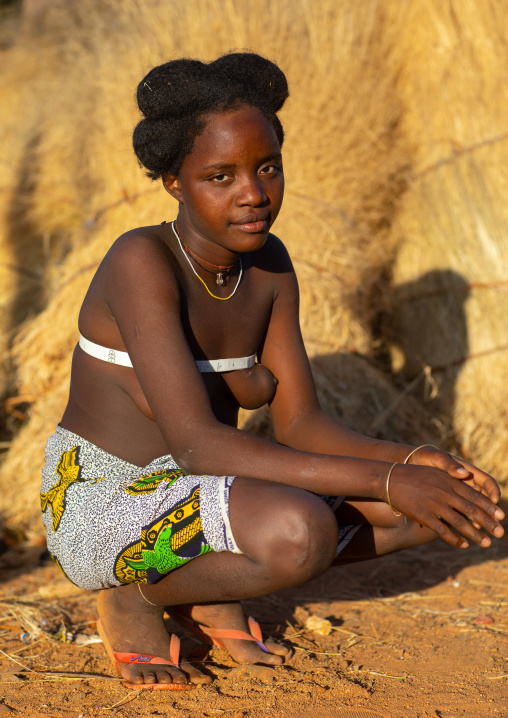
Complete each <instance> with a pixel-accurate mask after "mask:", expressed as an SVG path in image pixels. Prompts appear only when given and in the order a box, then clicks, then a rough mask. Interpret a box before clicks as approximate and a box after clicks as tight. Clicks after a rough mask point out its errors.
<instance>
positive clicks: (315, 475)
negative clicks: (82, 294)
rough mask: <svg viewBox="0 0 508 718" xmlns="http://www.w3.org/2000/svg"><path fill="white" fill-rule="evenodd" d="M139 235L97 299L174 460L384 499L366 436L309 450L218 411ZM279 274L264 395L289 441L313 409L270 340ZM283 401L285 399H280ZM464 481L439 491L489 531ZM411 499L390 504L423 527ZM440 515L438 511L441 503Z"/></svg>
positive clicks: (378, 465)
mask: <svg viewBox="0 0 508 718" xmlns="http://www.w3.org/2000/svg"><path fill="white" fill-rule="evenodd" d="M138 239H139V238H136V239H134V240H133V239H128V240H127V241H125V242H123V243H121V244H119V245H118V248H117V249H116V250H115V255H114V256H112V259H111V263H110V264H111V266H110V269H109V272H108V274H109V276H108V282H107V297H106V299H107V302H108V304H109V306H110V309H111V312H112V313H113V315H114V317H115V320H116V322H117V325H118V328H119V330H120V333H121V335H122V338H123V341H124V343H125V346H126V349H127V351H128V352H129V354H130V356H131V359H132V362H133V365H134V368H135V371H136V375H137V378H138V380H139V383H140V385H141V388H142V390H143V392H144V394H145V397H146V399H147V401H148V403H149V405H150V407H151V409H152V411H153V414H154V417H155V420H156V422H157V424H158V426H159V429H160V431H161V433H162V435H163V437H164V439H165V441H166V443H167V446H168V450H169V451H170V452H171V454H172V455H173V456H174V458H175V460H176V461H177V462H178V463H179V465H180V466H182V468H184V470H186V471H188V472H189V473H196V474H200V473H204V474H214V475H223V474H233V475H238V476H248V477H254V478H259V479H267V480H274V481H278V482H280V483H284V484H288V485H292V486H297V487H299V488H304V489H308V490H311V491H314V492H316V493H324V494H332V495H349V496H359V497H367V498H373V499H379V500H385V498H386V497H385V482H386V475H387V472H388V469H389V463H387V461H390V463H391V458H388V456H386V457H385V456H384V455H383V456H382V457H381V458H380V459H377V458H375V456H374V454H373V452H371V451H370V446H371V445H370V440H367V442H366V445H367V446H368V448H369V451H368V452H366V456H365V458H356V457H353V456H351V455H344V456H337V455H333V454H329V453H328V454H326V453H314V451H313V452H312V453H311V452H309V451H302V450H299V449H295V448H292V447H291V446H280V445H277V444H273V443H271V442H269V441H266V440H263V439H261V438H258V437H255V436H252V435H249V434H247V433H245V432H242V431H239V430H238V429H235V428H233V427H231V426H227V425H225V424H221V423H220V422H219V421H217V419H216V418H215V416H214V414H213V411H212V409H211V406H210V402H209V399H208V394H207V392H206V389H205V386H204V383H203V380H202V378H201V376H200V374H199V372H198V370H197V367H196V365H195V362H194V358H193V356H192V353H191V351H190V349H189V346H188V343H187V340H186V338H185V335H184V332H183V328H182V325H181V320H180V291H179V286H178V282H177V280H176V278H175V274H174V269H173V267H172V266H171V262H170V261H169V259H168V256H167V252H164V251H163V250H162V249H161V247H160V246H159V247H157V246H155V247H154V243H153V242H150V241H138ZM279 279H280V286H279V290H278V292H277V296H276V298H275V301H274V307H273V316H272V319H271V321H270V326H269V328H268V332H267V336H266V341H265V343H264V347H263V351H262V355H261V356H262V360H263V362H265V360H266V363H267V365H268V368H270V369H272V371H274V374H275V375H276V376H277V375H278V377H279V381H280V382H281V381H283V387H284V388H283V392H282V394H281V395H279V388H278V389H277V393H276V398H275V400H274V402H273V405H272V409H273V410H274V417H275V424H276V430H277V432H278V436H279V440H281V438H280V437H283V438H284V437H286V436H287V437H289V438H290V439H291V441H293V440H294V437H295V436H296V437H298V436H301V435H302V434H301V432H302V430H303V429H301V428H298V429H295V427H303V424H301V423H300V421H301V420H302V418H303V417H305V416H309V417H310V416H311V415H312V414H313V413H315V414H316V416H317V415H318V413H319V412H318V406H317V400H315V399H313V398H312V396H313V395H314V396H315V393H314V392H313V386H312V382H311V381H309V380H307V381H305V382H303V383H302V386H299V385H298V384H297V385H296V386H297V387H298V391H297V392H295V394H297V395H298V396H299V398H298V399H297V400H291V399H290V398H289V394H288V389H287V387H288V384H287V381H286V374H287V375H289V377H295V376H304V374H305V372H307V371H310V370H308V368H307V367H308V362H307V359H306V356H305V352H300V353H298V354H296V355H295V356H291V357H290V358H288V356H287V354H283V357H284V358H285V359H287V360H288V361H287V363H288V365H287V366H285V361H284V358H283V359H282V362H281V359H280V358H278V359H277V358H276V357H275V354H276V353H277V346H279V344H278V341H276V340H275V336H276V335H277V332H278V329H279V328H281V330H282V331H284V328H283V325H284V324H285V321H284V316H286V322H289V320H288V319H287V311H288V309H287V308H288V307H289V306H292V303H293V300H290V301H287V300H286V297H290V296H291V295H290V293H289V292H290V286H289V285H288V282H294V279H292V278H291V277H290V276H289V275H288V274H287V273H284V272H283V273H281V275H280V277H279ZM293 296H294V295H293ZM293 326H294V324H293V323H291V327H293ZM286 336H287V341H288V346H289V348H292V347H294V346H295V339H294V338H292V336H291V329H288V330H287V331H286ZM295 364H296V365H297V368H296V369H295V367H294V365H295ZM281 397H282V398H281ZM285 403H287V406H286V407H284V406H283V404H285ZM298 414H299V415H298ZM292 427H293V428H292ZM341 435H343V436H344V434H341ZM345 436H346V437H347V436H349V433H348V432H347V433H346V434H345ZM361 441H362V440H361V439H358V443H357V444H355V448H357V447H360V444H361ZM306 446H308V444H306ZM347 446H348V444H347V441H346V440H343V441H342V443H341V448H343V449H347ZM320 448H321V446H320ZM323 448H324V446H323ZM334 453H336V452H334ZM400 473H401V474H402V470H401V471H400ZM441 473H442V472H440V471H438V470H437V469H430V468H429V467H405V468H404V476H406V479H408V478H410V479H411V480H410V481H409V483H410V484H411V485H412V484H413V483H416V484H420V485H421V486H423V488H425V486H426V485H427V484H428V483H429V482H431V480H433V481H434V482H435V481H437V480H438V479H439V476H440V475H441ZM436 477H437V478H436ZM394 483H397V482H395V481H394ZM459 483H461V482H459ZM464 489H465V490H467V491H469V492H470V494H467V493H466V495H464V496H463V495H462V494H461V495H460V496H459V497H457V496H456V495H455V494H456V492H455V493H454V494H453V496H452V495H451V494H450V491H448V493H447V497H449V498H450V501H451V502H452V504H453V502H455V504H454V505H455V506H456V507H457V510H460V511H461V512H462V513H464V514H466V515H471V516H472V517H473V518H474V519H475V521H476V522H477V523H478V524H479V525H480V526H482V527H483V528H484V529H486V530H487V531H489V532H490V533H492V532H493V531H494V529H495V528H496V527H497V526H498V524H497V522H496V521H494V520H493V518H492V516H493V515H494V511H495V507H494V505H493V504H492V503H491V502H490V501H489V500H488V499H487V498H485V497H484V496H481V494H478V493H477V492H475V491H474V490H473V489H470V488H469V487H467V486H464ZM445 493H446V492H445ZM420 500H421V497H420V495H419V494H418V496H417V500H414V499H413V495H412V494H411V492H409V494H408V493H407V492H406V493H404V495H403V496H401V497H400V499H399V504H398V508H400V509H401V510H403V511H404V512H405V513H407V514H408V515H414V516H415V517H418V518H419V520H421V522H422V523H424V524H426V525H429V526H430V527H431V528H432V527H433V526H432V525H431V524H432V523H434V524H435V521H436V519H435V516H428V513H429V511H428V510H427V506H426V505H425V502H423V504H424V506H423V508H421V507H420V506H417V505H416V504H417V503H418V502H419V501H420ZM451 510H455V509H450V511H451ZM439 515H440V516H442V517H443V518H446V517H447V510H445V507H443V510H441V513H440V514H439ZM429 522H430V523H429ZM464 523H465V524H466V525H464V526H463V527H462V528H461V530H462V533H464V534H465V535H467V536H470V537H471V538H472V539H473V540H475V541H477V542H478V543H479V542H480V541H481V540H482V538H483V537H484V534H482V533H481V532H480V531H477V530H475V529H473V528H472V527H471V525H470V524H469V523H468V522H465V521H464ZM440 526H443V527H444V524H441V523H440ZM443 538H445V540H448V541H449V542H450V543H452V544H454V545H459V543H460V542H461V541H462V538H461V537H460V536H458V535H457V534H456V533H454V532H453V531H451V530H450V529H449V528H447V527H444V535H443Z"/></svg>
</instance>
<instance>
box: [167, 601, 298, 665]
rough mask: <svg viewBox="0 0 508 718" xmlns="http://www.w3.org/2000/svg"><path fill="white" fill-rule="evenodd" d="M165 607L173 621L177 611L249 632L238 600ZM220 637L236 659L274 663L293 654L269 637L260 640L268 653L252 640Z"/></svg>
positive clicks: (215, 625) (208, 623)
mask: <svg viewBox="0 0 508 718" xmlns="http://www.w3.org/2000/svg"><path fill="white" fill-rule="evenodd" d="M166 610H167V612H168V613H169V615H170V616H171V618H174V619H175V620H176V621H178V614H180V615H182V616H185V617H186V618H191V619H192V620H193V621H195V622H196V623H202V624H203V625H205V626H208V627H209V628H224V629H235V630H239V631H245V632H246V633H250V630H249V624H248V622H247V617H246V616H245V614H244V612H243V608H242V604H241V603H238V602H231V603H208V604H194V605H185V606H183V605H182V606H169V607H168V608H167V609H166ZM172 611H173V613H172ZM221 641H222V642H223V643H224V646H225V647H226V648H227V650H228V651H229V653H230V655H231V657H232V658H233V659H234V660H235V661H237V662H238V663H262V664H264V665H269V666H278V665H280V664H281V663H284V662H285V661H288V660H289V659H290V658H291V656H292V655H293V651H292V650H291V649H290V648H287V647H286V646H284V645H282V644H281V643H277V642H276V641H272V640H271V639H268V640H266V641H264V645H265V647H266V648H267V649H268V651H269V652H268V653H266V652H265V651H263V649H262V648H260V647H259V646H258V644H257V643H255V642H254V641H242V640H238V639H234V638H229V639H228V638H221Z"/></svg>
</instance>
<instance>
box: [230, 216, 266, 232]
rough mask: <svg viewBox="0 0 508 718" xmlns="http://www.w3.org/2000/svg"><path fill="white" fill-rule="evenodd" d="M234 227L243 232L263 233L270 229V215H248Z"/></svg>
mask: <svg viewBox="0 0 508 718" xmlns="http://www.w3.org/2000/svg"><path fill="white" fill-rule="evenodd" d="M234 225H235V226H236V227H237V228H238V229H241V230H242V231H243V232H263V231H266V230H267V229H269V228H270V222H269V215H261V216H259V215H257V216H256V215H254V216H253V215H248V216H246V217H242V218H241V219H240V220H239V221H238V222H234Z"/></svg>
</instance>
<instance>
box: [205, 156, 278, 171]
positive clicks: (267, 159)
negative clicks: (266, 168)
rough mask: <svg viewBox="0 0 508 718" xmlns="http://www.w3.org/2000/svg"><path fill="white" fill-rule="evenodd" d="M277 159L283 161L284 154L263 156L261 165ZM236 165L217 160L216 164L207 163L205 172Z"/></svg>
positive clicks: (226, 168) (227, 168)
mask: <svg viewBox="0 0 508 718" xmlns="http://www.w3.org/2000/svg"><path fill="white" fill-rule="evenodd" d="M273 160H276V161H278V162H282V154H275V155H268V157H263V158H262V160H261V162H260V163H259V164H260V165H263V164H264V163H265V162H270V161H273ZM235 167H236V165H235V164H232V163H225V162H224V163H222V162H217V163H216V164H211V165H207V166H206V167H203V172H206V171H208V170H229V169H233V168H235Z"/></svg>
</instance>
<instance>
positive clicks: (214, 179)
mask: <svg viewBox="0 0 508 718" xmlns="http://www.w3.org/2000/svg"><path fill="white" fill-rule="evenodd" d="M227 179H229V175H227V174H225V173H224V172H219V173H218V174H216V175H213V177H210V181H211V182H218V183H219V184H220V183H222V182H225V181H226V180H227Z"/></svg>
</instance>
